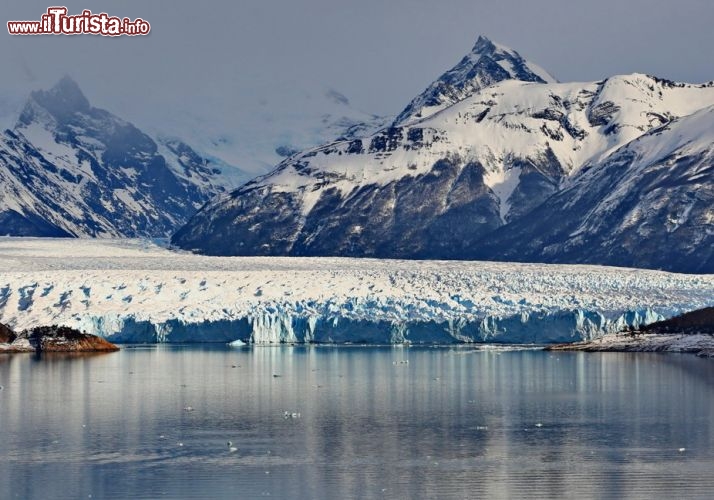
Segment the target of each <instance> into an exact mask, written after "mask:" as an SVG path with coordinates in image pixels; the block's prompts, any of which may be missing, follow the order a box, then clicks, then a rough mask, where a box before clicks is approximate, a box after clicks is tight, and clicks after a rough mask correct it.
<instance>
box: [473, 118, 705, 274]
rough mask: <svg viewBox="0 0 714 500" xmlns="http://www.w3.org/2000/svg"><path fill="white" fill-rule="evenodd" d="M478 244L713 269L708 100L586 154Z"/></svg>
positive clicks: (558, 258) (495, 251) (489, 253)
mask: <svg viewBox="0 0 714 500" xmlns="http://www.w3.org/2000/svg"><path fill="white" fill-rule="evenodd" d="M564 214H567V216H564ZM475 250H476V252H475V253H474V254H473V257H485V258H489V259H493V258H498V259H502V260H515V261H539V262H578V263H599V264H613V265H631V266H641V267H648V268H659V269H677V270H678V271H684V272H707V273H712V272H714V107H708V108H705V109H703V110H701V111H698V112H696V113H694V114H692V115H690V116H686V117H683V118H680V119H677V120H674V121H672V122H670V123H668V124H666V125H663V126H661V127H657V128H655V129H653V130H651V131H649V132H648V133H646V134H644V135H643V136H641V137H639V138H638V139H636V140H634V141H632V142H630V143H629V144H627V145H626V146H624V147H622V148H620V149H618V150H617V151H615V152H614V153H612V154H611V155H609V156H608V157H606V158H604V159H603V160H601V161H597V162H591V163H588V164H586V166H584V167H583V168H582V169H581V170H580V172H578V174H576V175H575V176H573V178H572V179H570V180H568V182H567V183H566V184H565V186H564V188H563V189H562V190H561V191H560V192H558V193H557V194H556V195H554V196H553V197H551V198H550V199H548V200H547V201H546V202H545V203H544V204H543V205H541V206H540V207H538V208H537V209H536V210H535V211H533V212H532V213H531V214H529V215H528V216H527V217H524V218H522V219H520V220H517V221H514V222H513V223H512V224H508V225H506V226H504V227H503V228H502V229H501V230H499V231H497V232H496V233H494V234H493V235H491V237H490V238H489V240H488V241H487V242H486V243H485V244H484V245H483V246H481V247H480V248H478V249H475Z"/></svg>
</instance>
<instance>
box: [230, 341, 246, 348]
mask: <svg viewBox="0 0 714 500" xmlns="http://www.w3.org/2000/svg"><path fill="white" fill-rule="evenodd" d="M245 345H247V344H246V343H245V342H243V341H242V340H240V339H238V340H234V341H233V342H228V346H230V347H243V346H245Z"/></svg>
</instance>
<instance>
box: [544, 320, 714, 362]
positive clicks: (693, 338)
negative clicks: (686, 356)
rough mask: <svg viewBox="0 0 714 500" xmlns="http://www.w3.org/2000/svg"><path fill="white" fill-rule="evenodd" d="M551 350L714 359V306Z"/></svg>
mask: <svg viewBox="0 0 714 500" xmlns="http://www.w3.org/2000/svg"><path fill="white" fill-rule="evenodd" d="M547 349H548V350H551V351H585V352H607V351H611V352H684V353H693V354H696V355H698V356H700V357H706V358H712V357H714V307H706V308H704V309H698V310H696V311H691V312H688V313H685V314H682V315H680V316H676V317H674V318H671V319H668V320H666V321H658V322H656V323H651V324H649V325H646V326H643V327H641V328H640V329H639V331H631V332H621V333H613V334H608V335H603V336H602V337H599V338H596V339H594V340H590V341H587V342H575V343H573V344H558V345H553V346H550V347H548V348H547Z"/></svg>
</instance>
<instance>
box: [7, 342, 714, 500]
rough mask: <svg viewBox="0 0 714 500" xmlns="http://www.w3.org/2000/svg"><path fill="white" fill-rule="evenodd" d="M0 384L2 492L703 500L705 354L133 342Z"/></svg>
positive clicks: (712, 369)
mask: <svg viewBox="0 0 714 500" xmlns="http://www.w3.org/2000/svg"><path fill="white" fill-rule="evenodd" d="M407 360H408V363H405V361H407ZM276 375H278V376H276ZM0 384H2V385H3V386H4V388H3V390H1V391H0V430H1V431H0V432H2V434H1V436H2V439H1V441H0V498H15V497H17V498H73V499H74V498H89V497H90V495H91V496H92V497H93V498H177V497H181V498H260V497H268V496H270V497H274V498H275V497H277V498H494V497H520V496H524V497H526V496H527V497H532V496H535V497H550V498H553V497H560V498H562V497H570V498H574V497H578V498H588V497H597V498H602V497H609V498H628V497H629V498H652V497H662V498H694V497H701V498H710V497H711V494H712V491H713V490H714V447H713V445H714V420H713V419H712V416H713V414H714V411H713V410H714V361H712V360H702V359H698V358H696V357H694V356H686V355H657V354H582V353H558V354H550V353H546V352H541V351H519V352H501V353H498V352H474V351H473V350H472V349H466V348H460V349H452V348H363V347H342V348H336V347H280V348H277V347H276V348H244V349H228V348H223V347H220V348H209V347H143V348H126V349H124V350H123V351H121V352H119V353H115V354H106V355H96V356H84V357H66V356H65V357H62V356H59V357H57V356H46V357H44V358H42V359H39V360H38V359H36V358H34V357H33V356H32V355H19V356H1V357H0ZM188 407H191V408H193V410H192V411H191V410H190V409H189V410H186V408H188ZM285 411H288V412H290V413H293V412H295V413H298V412H299V413H300V417H299V418H292V416H291V417H290V418H287V419H286V418H285V417H284V412H285ZM228 441H231V442H232V443H233V447H235V448H237V450H235V451H231V449H230V448H229V446H228V444H227V443H228ZM680 448H684V449H685V450H684V451H680Z"/></svg>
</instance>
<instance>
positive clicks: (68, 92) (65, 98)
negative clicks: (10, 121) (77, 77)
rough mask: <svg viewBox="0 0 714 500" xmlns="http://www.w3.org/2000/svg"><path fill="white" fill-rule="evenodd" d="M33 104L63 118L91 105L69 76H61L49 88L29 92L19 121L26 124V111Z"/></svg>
mask: <svg viewBox="0 0 714 500" xmlns="http://www.w3.org/2000/svg"><path fill="white" fill-rule="evenodd" d="M33 104H37V105H39V106H40V107H41V108H44V109H45V110H47V111H48V112H49V113H50V114H51V115H52V116H53V117H54V118H55V119H57V120H60V121H62V120H65V119H67V118H68V117H71V116H72V115H74V113H77V112H79V113H87V112H89V111H90V109H91V106H90V104H89V100H88V99H87V98H86V97H85V95H84V93H83V92H82V89H80V87H79V85H78V84H77V82H75V81H74V80H73V79H72V78H71V77H70V76H68V75H65V76H64V77H62V78H61V79H60V80H59V81H58V82H57V83H56V84H55V85H54V86H53V87H52V88H51V89H49V90H36V91H34V92H32V93H31V94H30V98H29V100H28V103H27V104H26V106H25V110H23V112H22V114H21V115H20V120H19V121H20V123H24V124H27V123H28V119H29V117H28V116H27V115H26V112H27V111H29V110H28V108H31V107H33Z"/></svg>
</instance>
